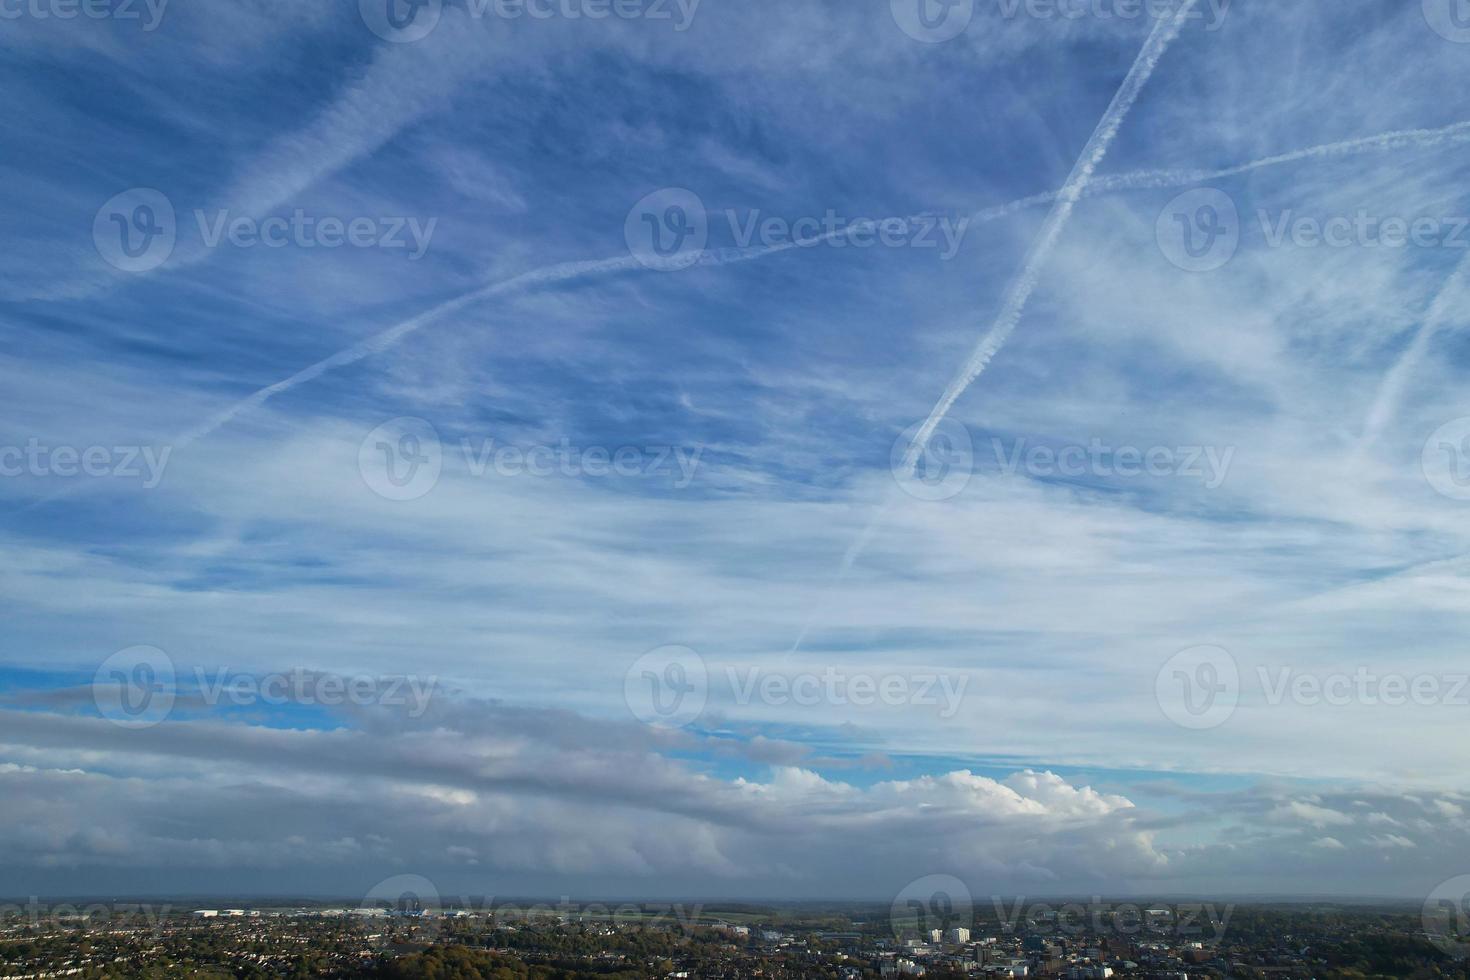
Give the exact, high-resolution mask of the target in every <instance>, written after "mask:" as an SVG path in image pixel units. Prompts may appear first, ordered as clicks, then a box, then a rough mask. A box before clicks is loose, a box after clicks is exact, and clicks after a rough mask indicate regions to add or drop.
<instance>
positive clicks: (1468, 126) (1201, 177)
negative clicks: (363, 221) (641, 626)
mask: <svg viewBox="0 0 1470 980" xmlns="http://www.w3.org/2000/svg"><path fill="white" fill-rule="evenodd" d="M1463 142H1470V122H1462V123H1455V124H1454V125H1451V126H1446V127H1445V128H1443V129H1415V130H1402V131H1398V132H1392V133H1382V134H1380V135H1378V136H1369V137H1365V138H1363V139H1356V140H1344V141H1341V142H1337V143H1328V144H1325V145H1322V146H1313V147H1308V148H1306V149H1303V150H1296V151H1293V152H1291V153H1282V154H1278V155H1276V156H1270V157H1265V158H1263V159H1260V160H1253V161H1251V162H1249V163H1242V164H1237V165H1235V166H1231V167H1226V168H1223V169H1220V170H1139V171H1134V172H1132V173H1126V174H1114V175H1112V176H1108V177H1096V178H1092V179H1091V180H1090V181H1089V182H1088V183H1087V184H1086V185H1085V186H1084V187H1083V188H1082V196H1084V197H1091V196H1093V195H1095V194H1103V193H1111V192H1115V191H1127V190H1151V189H1158V188H1164V187H1184V186H1188V185H1190V184H1195V183H1199V182H1201V181H1205V180H1218V179H1221V178H1224V177H1232V176H1236V175H1239V174H1243V173H1248V172H1250V171H1252V170H1259V169H1261V168H1264V167H1275V166H1282V165H1285V164H1288V163H1293V162H1296V161H1300V160H1310V159H1316V158H1321V157H1329V156H1351V155H1356V154H1359V153H1367V152H1374V151H1381V150H1394V149H1400V148H1404V147H1413V148H1428V147H1434V146H1437V145H1440V144H1443V143H1463ZM1065 192H1066V188H1063V189H1062V190H1058V191H1045V192H1043V193H1039V194H1031V195H1029V196H1027V197H1022V198H1018V199H1017V200H1014V201H1010V202H1007V203H1005V204H999V205H996V206H994V207H989V208H984V209H982V210H980V211H977V212H975V213H974V214H973V215H972V216H971V219H970V220H971V224H986V223H988V222H991V221H998V220H1000V219H1002V218H1005V217H1008V216H1010V215H1012V214H1015V213H1016V212H1018V211H1022V210H1025V209H1026V208H1031V207H1037V206H1040V205H1044V204H1051V203H1053V202H1055V201H1057V200H1058V199H1059V198H1061V197H1062V196H1063V195H1064V193H1065ZM908 220H913V219H908ZM876 223H877V222H876V221H864V222H855V223H854V224H852V225H848V226H846V227H843V228H839V229H837V230H835V231H831V232H828V233H826V234H823V235H819V236H816V237H814V238H807V239H802V240H799V241H793V242H785V243H782V244H779V245H769V246H757V247H754V248H727V249H719V250H713V251H708V252H705V253H703V254H702V255H701V256H700V257H699V259H698V260H697V261H696V262H694V263H693V264H694V265H704V266H715V265H729V264H732V263H736V262H748V261H751V260H753V259H759V258H764V257H765V256H767V255H771V254H774V253H776V252H785V251H789V250H791V249H801V248H810V247H812V246H814V245H818V244H821V243H822V242H824V241H830V240H833V239H836V238H841V237H843V236H844V235H847V234H850V233H852V232H854V231H858V230H862V229H864V228H865V227H867V226H871V225H874V224H876ZM645 268H646V267H645V266H644V265H642V264H641V263H639V262H638V261H636V260H635V259H632V258H630V257H627V256H623V257H620V258H609V259H600V260H588V261H582V262H563V263H559V264H557V265H552V266H547V267H545V268H541V269H532V270H531V271H529V272H525V273H522V274H521V275H518V276H515V277H513V278H511V279H506V280H503V281H500V282H496V283H492V284H490V285H487V286H481V287H478V288H476V289H474V290H471V291H470V292H468V293H465V294H464V295H462V296H458V297H455V298H454V299H450V300H447V301H445V302H443V303H441V304H439V305H438V306H436V307H433V308H432V309H430V310H426V311H425V312H423V313H420V314H418V315H416V316H414V317H412V318H411V319H408V320H405V321H403V322H402V323H398V324H395V325H394V326H391V327H388V328H387V329H385V330H382V331H380V332H379V333H376V334H374V335H373V336H371V337H369V338H367V339H366V340H363V341H359V342H358V343H356V344H353V345H352V346H351V347H348V348H346V349H344V350H342V351H339V352H338V353H336V354H333V355H331V356H330V357H327V358H325V359H323V360H321V361H318V362H317V363H315V364H312V365H310V366H308V367H306V368H303V369H302V370H300V371H298V372H297V373H295V374H293V375H291V376H290V377H288V378H284V379H282V380H281V381H277V382H275V383H274V384H271V385H268V386H266V387H264V388H262V389H260V390H259V391H257V392H255V393H254V394H252V395H249V396H248V397H246V398H245V399H243V400H241V401H239V402H237V403H235V404H234V405H232V406H230V407H229V408H226V409H225V410H223V411H222V412H220V413H219V414H217V415H215V416H214V417H212V418H211V419H210V420H209V421H207V422H205V423H204V424H202V425H200V426H198V427H197V428H195V429H194V430H192V431H191V432H189V433H187V434H186V436H185V437H183V438H181V439H179V440H175V445H181V444H187V443H188V442H194V441H197V440H198V439H201V438H204V437H205V436H207V435H209V434H210V433H212V432H214V431H215V430H216V429H218V428H219V427H220V426H222V425H225V424H227V423H228V422H230V421H232V420H233V419H235V418H236V417H237V416H239V415H240V414H241V413H243V412H246V411H249V410H250V409H253V408H257V407H259V406H260V405H263V404H264V403H265V402H267V401H269V400H270V399H272V398H274V397H275V396H276V395H279V394H281V393H283V392H286V391H289V390H291V389H292V388H295V387H296V386H298V385H301V384H305V383H306V382H308V381H312V380H314V379H316V378H318V377H320V376H321V375H323V374H326V373H327V372H328V371H332V370H335V369H337V368H339V367H345V366H347V365H349V364H353V363H355V362H357V361H360V360H363V359H364V358H367V357H370V356H372V355H374V354H378V353H381V352H383V351H385V350H387V349H388V348H390V347H392V346H394V345H395V344H397V343H398V342H399V341H401V340H403V339H404V338H405V337H407V336H408V335H410V334H412V333H415V332H417V331H418V330H420V329H422V328H423V327H426V326H428V325H430V324H431V323H433V322H435V321H437V320H439V319H441V318H442V317H445V316H448V315H450V314H452V313H456V312H458V311H460V310H462V309H464V308H465V307H468V306H470V305H472V304H474V303H476V302H479V301H480V300H483V299H489V298H490V297H493V296H498V295H502V294H506V293H512V292H515V291H516V290H518V289H530V288H534V287H536V286H540V285H547V284H551V283H556V282H564V281H569V280H573V279H581V278H586V277H592V276H597V275H603V274H608V273H614V272H639V271H643V270H644V269H645Z"/></svg>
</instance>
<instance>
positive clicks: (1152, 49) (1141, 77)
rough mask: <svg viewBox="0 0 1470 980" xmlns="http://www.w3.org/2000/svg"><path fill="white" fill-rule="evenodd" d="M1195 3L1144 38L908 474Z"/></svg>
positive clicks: (923, 432)
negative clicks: (1145, 39) (1136, 55)
mask: <svg viewBox="0 0 1470 980" xmlns="http://www.w3.org/2000/svg"><path fill="white" fill-rule="evenodd" d="M1195 2H1196V0H1184V2H1183V3H1181V4H1180V5H1179V9H1178V10H1176V11H1175V12H1174V16H1173V17H1171V18H1168V19H1167V20H1160V21H1159V22H1158V23H1157V24H1155V25H1154V29H1153V31H1152V32H1150V34H1149V36H1148V40H1147V41H1145V42H1144V44H1143V48H1142V50H1140V51H1139V52H1138V57H1137V58H1136V59H1135V60H1134V62H1133V67H1132V68H1130V69H1129V70H1128V75H1127V77H1126V78H1124V79H1123V84H1122V85H1120V86H1119V87H1118V91H1117V92H1116V93H1115V94H1114V95H1113V101H1112V102H1111V103H1110V104H1109V105H1108V108H1107V111H1106V112H1104V113H1103V116H1102V119H1100V120H1098V124H1097V128H1095V129H1094V130H1093V132H1092V136H1091V137H1089V138H1088V140H1087V145H1086V146H1084V147H1083V148H1082V155H1081V156H1079V157H1078V158H1077V162H1076V164H1075V165H1073V167H1072V172H1071V174H1069V175H1068V176H1067V180H1066V183H1064V184H1063V185H1062V189H1061V190H1060V191H1059V192H1058V193H1057V198H1056V202H1055V203H1054V204H1053V205H1052V209H1051V212H1050V213H1049V214H1048V215H1047V216H1046V221H1045V222H1044V223H1043V224H1042V226H1041V232H1040V234H1038V235H1037V237H1036V241H1035V242H1033V243H1032V245H1031V248H1030V249H1029V250H1028V252H1027V254H1026V259H1025V261H1024V262H1023V263H1022V265H1021V270H1020V272H1018V273H1017V274H1016V277H1015V278H1014V279H1013V280H1011V283H1010V285H1009V286H1008V287H1007V288H1006V291H1005V296H1004V298H1003V299H1002V301H1001V306H1000V311H999V312H998V313H997V314H996V316H995V319H994V320H993V321H992V322H991V325H990V329H989V330H987V331H986V332H985V335H984V336H982V337H981V338H980V341H979V343H978V344H976V346H975V350H974V352H973V353H972V354H971V355H970V359H969V360H968V361H967V362H966V363H965V365H964V367H963V368H961V370H960V372H959V374H958V375H956V376H955V379H954V380H953V381H951V382H950V384H949V387H948V388H947V389H945V392H944V394H943V395H941V396H940V398H939V401H938V403H937V404H935V406H934V410H933V411H931V412H930V413H929V417H928V418H927V419H926V420H925V421H924V423H923V425H921V426H920V427H919V431H918V432H917V433H916V434H915V435H914V441H913V442H912V443H911V444H910V446H909V449H908V452H907V453H906V454H905V455H904V467H905V469H906V471H907V472H909V473H912V472H914V470H915V469H916V468H917V467H918V464H919V456H920V455H921V454H922V453H923V452H924V450H925V449H926V448H927V447H928V445H929V440H930V439H931V438H933V436H934V430H935V429H936V428H937V427H938V426H939V423H940V422H942V421H943V420H944V418H945V416H946V415H948V414H949V410H950V409H951V408H952V407H953V406H954V403H955V402H956V401H957V400H958V399H959V397H960V395H962V394H964V392H965V389H967V388H969V387H970V385H971V384H973V383H974V381H975V379H976V378H978V377H980V375H981V374H982V373H984V371H985V368H986V367H987V366H989V364H990V359H991V358H992V357H994V356H995V354H996V352H997V351H999V350H1000V349H1001V347H1002V346H1004V344H1005V342H1006V341H1007V340H1008V339H1009V338H1010V336H1011V333H1012V331H1014V330H1015V329H1016V325H1017V324H1018V323H1020V322H1021V315H1022V314H1023V313H1024V312H1025V311H1026V303H1027V302H1028V301H1029V300H1030V299H1031V294H1032V293H1033V292H1034V291H1035V290H1036V285H1037V283H1038V282H1039V281H1040V279H1041V270H1042V268H1043V267H1044V266H1045V265H1046V263H1047V260H1048V259H1050V258H1051V253H1052V252H1053V251H1054V250H1055V248H1056V244H1057V241H1058V239H1059V238H1060V237H1061V234H1062V230H1063V229H1064V228H1066V226H1067V222H1068V221H1069V220H1071V217H1072V210H1073V208H1074V207H1075V206H1076V204H1077V201H1078V200H1080V199H1081V197H1082V193H1083V191H1084V190H1085V189H1086V187H1087V184H1088V182H1089V181H1090V180H1091V179H1092V174H1093V171H1095V170H1096V169H1097V166H1098V164H1100V163H1102V161H1103V158H1104V157H1106V156H1107V155H1108V149H1109V148H1110V147H1111V146H1112V144H1113V139H1114V137H1116V136H1117V135H1118V130H1119V129H1120V128H1121V127H1122V125H1123V120H1124V119H1126V118H1127V116H1128V113H1129V111H1130V110H1131V109H1132V108H1133V104H1134V103H1135V102H1137V101H1138V96H1139V94H1140V93H1141V92H1142V91H1143V88H1144V86H1145V85H1147V84H1148V80H1149V78H1151V77H1152V76H1153V73H1154V69H1155V68H1156V67H1158V64H1159V60H1160V59H1161V58H1163V56H1164V53H1165V52H1166V51H1167V50H1168V49H1169V45H1170V44H1172V43H1173V42H1174V39H1175V38H1176V37H1178V36H1179V31H1180V30H1181V29H1182V28H1183V26H1184V22H1185V20H1186V18H1188V16H1189V13H1190V11H1191V10H1193V9H1194V5H1195Z"/></svg>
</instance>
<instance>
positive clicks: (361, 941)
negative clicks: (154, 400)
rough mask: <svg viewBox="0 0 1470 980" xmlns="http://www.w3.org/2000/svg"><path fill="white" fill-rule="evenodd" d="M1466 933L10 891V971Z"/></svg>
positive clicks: (1096, 970)
mask: <svg viewBox="0 0 1470 980" xmlns="http://www.w3.org/2000/svg"><path fill="white" fill-rule="evenodd" d="M1464 948H1465V947H1463V946H1462V942H1461V937H1460V936H1459V935H1458V933H1457V932H1446V931H1445V930H1443V929H1440V928H1437V927H1436V928H1430V929H1427V930H1426V925H1425V918H1424V916H1423V914H1422V912H1421V910H1420V909H1419V908H1417V907H1414V908H1410V907H1408V906H1391V905H1347V904H1312V905H1308V904H1233V903H1223V902H1216V903H1208V902H1205V903H1198V902H1192V903H1166V902H1157V903H1145V902H1136V901H1135V902H1109V901H1105V900H1102V899H1097V898H1093V899H1086V900H1077V901H1072V902H1067V901H1061V900H1051V901H1048V902H1040V901H1027V900H1024V899H1008V900H1000V899H997V900H994V901H992V902H990V903H989V904H988V905H982V904H980V903H977V904H976V906H975V907H974V908H973V909H966V908H958V909H956V908H947V909H944V910H943V911H942V912H940V913H938V914H935V913H934V912H933V911H932V910H927V909H924V908H921V907H918V906H917V905H912V906H909V907H905V906H903V905H902V904H901V903H894V904H893V905H892V906H885V905H877V904H874V905H862V904H837V903H832V904H823V903H803V904H783V905H742V904H728V903H722V904H708V905H700V904H691V903H662V904H660V903H624V904H616V903H613V904H573V903H571V902H569V901H567V900H562V901H561V902H559V903H534V902H522V903H512V902H489V901H486V902H481V903H476V902H465V903H462V904H460V905H453V904H446V905H445V906H444V907H437V904H436V903H431V905H430V906H429V907H426V906H425V905H424V904H423V903H421V902H418V901H416V900H402V901H393V902H374V903H363V904H360V905H359V904H351V903H338V904H333V903H307V904H302V905H289V906H287V905H281V904H277V903H264V902H260V903H252V902H246V901H244V900H238V901H236V902H234V903H230V904H229V905H224V904H218V905H207V904H201V903H191V902H184V903H182V904H180V903H173V902H163V901H138V902H120V901H112V900H108V901H105V902H101V901H90V902H87V901H75V902H70V903H61V902H40V901H37V900H35V899H30V900H21V901H13V902H11V903H8V904H0V980H22V978H24V980H33V978H49V977H77V978H81V980H89V978H172V977H218V978H225V977H238V978H266V977H287V978H309V977H365V978H372V977H381V978H416V977H420V978H477V977H486V978H489V977H493V978H497V980H506V978H511V980H514V978H521V977H526V978H542V980H557V978H566V980H576V978H593V977H597V978H607V980H619V978H629V980H631V978H654V980H671V978H674V980H678V978H709V980H744V978H763V980H768V978H800V977H824V978H832V980H871V978H882V977H920V976H922V977H931V978H954V977H974V978H987V977H1006V978H1011V977H1047V978H1108V977H1120V978H1122V977H1140V978H1152V980H1197V978H1210V977H1252V978H1254V977H1282V978H1348V977H1412V978H1421V977H1422V978H1431V977H1460V978H1465V977H1470V972H1467V967H1466V963H1465V959H1464V952H1463V949H1464Z"/></svg>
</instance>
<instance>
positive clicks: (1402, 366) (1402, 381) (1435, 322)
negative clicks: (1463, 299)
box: [1357, 255, 1470, 454]
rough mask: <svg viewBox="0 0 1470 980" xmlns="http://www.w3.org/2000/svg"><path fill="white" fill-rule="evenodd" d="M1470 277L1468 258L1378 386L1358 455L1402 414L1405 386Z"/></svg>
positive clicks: (1457, 267) (1438, 296)
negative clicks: (1400, 407) (1399, 408)
mask: <svg viewBox="0 0 1470 980" xmlns="http://www.w3.org/2000/svg"><path fill="white" fill-rule="evenodd" d="M1467 275H1470V255H1467V256H1465V257H1464V258H1463V259H1461V260H1460V262H1459V264H1458V265H1456V266H1455V271H1454V272H1452V273H1450V277H1449V278H1448V279H1446V280H1445V283H1444V285H1443V286H1441V287H1440V288H1439V292H1438V293H1435V295H1434V301H1433V302H1431V303H1430V304H1429V309H1428V311H1426V312H1425V314H1424V322H1423V323H1421V324H1420V325H1419V330H1418V331H1417V332H1416V333H1415V334H1414V339H1413V340H1411V341H1410V342H1409V346H1408V347H1407V348H1406V349H1405V350H1404V353H1403V356H1402V357H1400V358H1399V359H1398V360H1397V361H1396V362H1395V363H1394V365H1393V367H1391V368H1389V369H1388V373H1387V374H1385V375H1384V376H1383V381H1382V382H1380V383H1379V385H1378V394H1377V395H1376V396H1375V397H1374V399H1373V406H1372V407H1371V408H1370V409H1369V410H1368V417H1367V418H1366V419H1365V420H1364V422H1363V436H1362V439H1361V440H1360V441H1359V442H1358V450H1357V451H1358V453H1359V454H1362V453H1364V452H1367V451H1368V450H1369V449H1370V448H1372V446H1373V444H1374V443H1375V442H1377V441H1378V437H1379V436H1381V435H1383V430H1384V429H1386V428H1387V427H1388V424H1389V422H1391V421H1392V420H1393V416H1394V413H1395V412H1397V411H1398V404H1399V401H1400V399H1402V398H1403V394H1404V386H1405V385H1407V384H1408V383H1409V378H1410V377H1412V376H1413V374H1414V370H1415V369H1416V368H1417V367H1418V366H1419V362H1420V361H1422V360H1423V359H1424V354H1425V353H1426V352H1427V351H1428V350H1429V343H1430V341H1432V340H1433V339H1434V335H1435V334H1436V333H1438V332H1439V329H1440V327H1442V326H1444V323H1445V320H1446V319H1447V318H1448V316H1449V308H1450V298H1451V297H1452V296H1454V295H1455V294H1456V293H1457V292H1458V291H1459V290H1460V289H1462V288H1464V286H1465V280H1466V277H1467Z"/></svg>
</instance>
